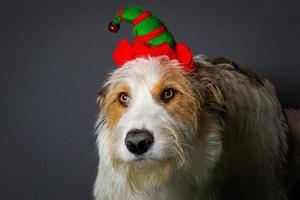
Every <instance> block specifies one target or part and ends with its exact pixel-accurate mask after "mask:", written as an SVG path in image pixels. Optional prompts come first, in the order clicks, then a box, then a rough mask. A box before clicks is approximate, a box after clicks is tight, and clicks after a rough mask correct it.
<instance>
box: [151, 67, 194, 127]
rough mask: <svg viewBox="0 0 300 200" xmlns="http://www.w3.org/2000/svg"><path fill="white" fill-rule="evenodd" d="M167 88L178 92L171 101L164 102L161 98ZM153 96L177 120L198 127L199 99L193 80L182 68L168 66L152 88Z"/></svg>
mask: <svg viewBox="0 0 300 200" xmlns="http://www.w3.org/2000/svg"><path fill="white" fill-rule="evenodd" d="M167 88H172V89H175V90H176V93H175V95H174V97H173V99H172V100H171V101H170V102H168V103H164V102H163V101H162V100H161V99H160V98H161V94H162V92H163V91H164V90H165V89H167ZM152 96H153V97H154V99H155V100H156V101H157V102H159V103H160V104H161V105H162V106H164V107H165V108H166V110H167V111H168V112H169V113H170V114H171V115H172V116H174V117H175V119H177V121H183V122H185V123H188V124H189V125H190V126H191V127H192V128H194V129H197V126H198V117H197V116H198V110H199V101H198V99H197V97H196V94H195V93H194V92H193V89H192V85H191V82H190V81H189V80H188V78H187V77H186V76H185V74H184V72H182V71H181V70H180V69H178V68H175V67H168V66H166V70H165V72H164V73H163V74H162V76H161V78H160V80H159V81H158V82H157V84H156V85H155V86H154V87H153V89H152Z"/></svg>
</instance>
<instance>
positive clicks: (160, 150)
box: [94, 55, 300, 200]
mask: <svg viewBox="0 0 300 200" xmlns="http://www.w3.org/2000/svg"><path fill="white" fill-rule="evenodd" d="M194 63H195V66H196V71H195V72H193V73H189V72H186V71H184V70H182V68H181V67H180V63H179V62H178V61H176V60H171V59H169V58H168V57H166V56H160V57H144V58H137V59H134V60H132V61H129V62H127V63H125V64H124V66H122V68H119V69H116V70H115V71H114V72H113V73H112V74H111V75H110V76H109V77H108V79H107V81H106V82H105V83H104V85H103V87H102V89H101V91H100V92H99V94H98V98H97V102H98V103H99V106H100V113H99V115H98V118H97V122H96V135H97V147H98V150H99V157H100V159H99V167H98V175H97V178H96V181H95V184H94V197H95V199H96V200H121V199H122V200H135V199H136V200H152V199H157V200H224V199H230V200H235V199H237V200H253V199H258V200H285V199H287V196H288V194H289V190H290V188H291V187H292V186H293V185H294V184H295V182H297V181H298V180H299V173H298V171H299V169H300V167H299V165H300V164H299V161H300V159H299V152H300V148H299V142H300V111H299V110H294V109H288V110H284V109H282V107H281V105H280V103H279V101H278V98H277V96H276V91H275V89H274V87H273V85H272V84H271V83H270V82H269V81H268V80H267V79H265V78H263V77H261V76H259V75H257V74H255V73H253V72H251V71H248V70H245V69H242V68H240V67H239V66H238V65H237V64H236V63H234V62H233V61H231V60H229V59H226V58H213V59H209V58H207V57H205V56H203V55H198V56H195V57H194ZM297 169H298V170H297Z"/></svg>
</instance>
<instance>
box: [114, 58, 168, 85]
mask: <svg viewBox="0 0 300 200" xmlns="http://www.w3.org/2000/svg"><path fill="white" fill-rule="evenodd" d="M163 72H164V69H163V67H162V66H161V62H160V59H142V58H140V59H136V60H134V61H131V62H128V63H126V64H125V65H124V66H123V67H122V68H120V69H117V70H116V71H115V72H114V73H113V74H112V76H111V78H110V84H111V86H112V87H117V86H119V85H124V84H125V85H127V86H129V88H131V89H132V90H134V89H136V88H137V87H147V88H148V89H151V88H153V87H154V86H155V84H157V82H158V81H159V80H160V78H161V76H162V74H163Z"/></svg>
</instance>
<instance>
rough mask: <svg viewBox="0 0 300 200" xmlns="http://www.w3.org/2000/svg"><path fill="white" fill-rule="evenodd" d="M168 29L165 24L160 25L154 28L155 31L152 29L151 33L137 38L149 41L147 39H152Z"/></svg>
mask: <svg viewBox="0 0 300 200" xmlns="http://www.w3.org/2000/svg"><path fill="white" fill-rule="evenodd" d="M166 30H167V29H166V27H165V26H160V27H158V28H157V29H154V30H153V31H151V32H150V33H147V34H145V35H141V36H138V37H136V39H137V40H139V41H141V42H147V41H149V40H152V39H153V38H155V37H157V36H159V35H161V34H163V33H164V32H165V31H166Z"/></svg>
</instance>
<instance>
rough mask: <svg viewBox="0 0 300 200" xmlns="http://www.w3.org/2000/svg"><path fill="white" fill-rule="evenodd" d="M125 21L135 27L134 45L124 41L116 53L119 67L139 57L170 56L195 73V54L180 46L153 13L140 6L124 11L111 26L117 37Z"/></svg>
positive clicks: (114, 57)
mask: <svg viewBox="0 0 300 200" xmlns="http://www.w3.org/2000/svg"><path fill="white" fill-rule="evenodd" d="M122 20H124V21H126V22H129V23H131V24H132V25H133V35H134V43H133V45H131V44H130V43H129V42H128V41H127V40H126V39H124V40H122V41H121V42H120V43H119V45H118V47H117V48H116V50H115V51H114V52H113V59H114V61H115V62H116V64H117V65H118V66H122V65H123V64H125V63H126V62H127V61H131V60H134V59H136V58H139V57H148V56H150V57H158V56H168V57H169V58H170V59H175V60H177V61H178V62H179V63H180V64H181V66H182V68H183V69H184V70H186V71H193V70H194V64H193V54H192V52H191V50H190V49H189V48H188V47H187V46H186V45H185V44H184V43H178V44H176V42H175V39H174V37H173V35H172V34H171V33H170V32H169V31H168V29H167V28H166V26H165V25H164V24H163V23H162V21H161V20H160V19H159V18H157V17H155V16H153V15H151V13H150V12H149V11H145V10H144V9H142V8H140V7H137V6H128V7H126V8H122V9H120V10H119V12H118V13H117V15H116V17H115V18H114V20H113V21H112V22H111V23H110V24H109V26H108V28H109V30H110V31H112V32H114V33H116V32H118V30H119V28H120V22H121V21H122Z"/></svg>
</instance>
